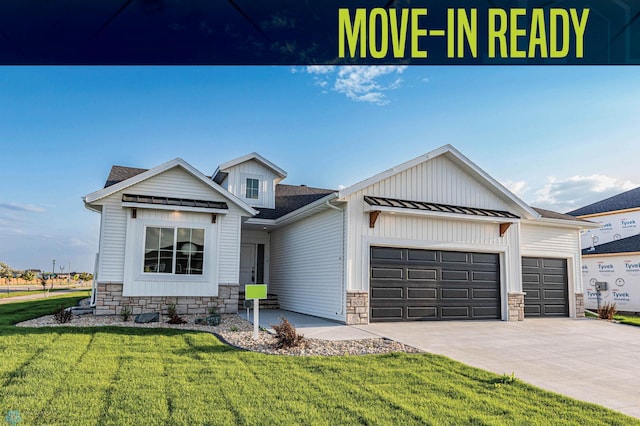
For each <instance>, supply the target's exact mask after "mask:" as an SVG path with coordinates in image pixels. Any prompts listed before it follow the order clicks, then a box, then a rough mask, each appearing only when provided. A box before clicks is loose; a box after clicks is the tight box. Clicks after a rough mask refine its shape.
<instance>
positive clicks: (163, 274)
mask: <svg viewBox="0 0 640 426" xmlns="http://www.w3.org/2000/svg"><path fill="white" fill-rule="evenodd" d="M196 225H197V224H193V225H191V224H183V225H182V226H181V225H178V224H172V225H166V224H154V223H149V224H146V223H145V224H144V226H143V230H142V258H141V262H140V268H141V269H142V270H141V271H140V273H141V275H142V276H144V277H185V278H189V279H191V278H192V277H193V278H201V277H205V276H206V274H207V273H208V271H207V268H206V267H205V265H206V262H205V259H206V256H205V254H206V252H207V250H206V247H207V229H206V227H202V228H197V227H194V226H196ZM148 228H158V229H173V249H172V256H171V262H172V263H171V270H172V272H151V271H149V272H147V271H145V270H144V269H145V257H146V243H147V229H148ZM178 228H181V229H190V230H193V229H199V230H202V232H203V233H204V237H203V242H204V243H203V245H202V270H201V272H200V273H199V274H186V273H185V274H178V273H177V272H176V270H177V268H176V266H177V262H178V256H177V255H178V241H177V239H178Z"/></svg>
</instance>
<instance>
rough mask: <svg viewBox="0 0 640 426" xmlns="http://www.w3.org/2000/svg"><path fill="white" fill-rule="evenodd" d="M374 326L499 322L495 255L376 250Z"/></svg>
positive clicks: (372, 298)
mask: <svg viewBox="0 0 640 426" xmlns="http://www.w3.org/2000/svg"><path fill="white" fill-rule="evenodd" d="M370 285H371V294H370V307H371V321H411V320H453V319H455V320H461V319H499V318H500V261H499V255H498V254H496V253H465V252H453V251H441V250H418V249H409V248H395V247H372V248H371V272H370Z"/></svg>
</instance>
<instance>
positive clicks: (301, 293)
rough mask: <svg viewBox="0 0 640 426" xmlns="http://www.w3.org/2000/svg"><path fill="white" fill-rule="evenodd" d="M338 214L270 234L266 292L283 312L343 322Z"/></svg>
mask: <svg viewBox="0 0 640 426" xmlns="http://www.w3.org/2000/svg"><path fill="white" fill-rule="evenodd" d="M342 259H343V226H342V213H341V212H338V211H335V210H328V211H324V212H321V213H318V214H315V215H313V216H310V217H307V218H305V219H302V220H300V221H298V222H295V223H293V224H291V225H288V226H285V227H283V228H280V229H277V230H275V231H273V232H272V233H271V268H270V283H269V292H270V293H273V294H276V295H277V296H278V300H279V302H280V306H281V307H282V308H283V309H288V310H292V311H295V312H300V313H304V314H309V315H315V316H319V317H323V318H330V319H335V320H342V321H344V319H345V314H344V304H345V302H344V298H345V290H344V288H343V260H342Z"/></svg>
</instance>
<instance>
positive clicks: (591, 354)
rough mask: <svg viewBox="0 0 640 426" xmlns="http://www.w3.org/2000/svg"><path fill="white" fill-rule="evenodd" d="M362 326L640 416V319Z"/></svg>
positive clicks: (417, 345) (548, 388)
mask: <svg viewBox="0 0 640 426" xmlns="http://www.w3.org/2000/svg"><path fill="white" fill-rule="evenodd" d="M355 327H356V328H358V329H360V330H362V331H364V332H367V333H372V334H376V335H378V336H382V337H388V338H390V339H393V340H396V341H399V342H402V343H404V344H407V345H410V346H413V347H416V348H419V349H422V350H424V351H427V352H431V353H436V354H441V355H445V356H448V357H450V358H453V359H455V360H457V361H460V362H463V363H465V364H468V365H472V366H474V367H478V368H482V369H485V370H489V371H493V372H495V373H498V374H503V373H507V374H511V373H512V372H514V373H515V375H516V377H517V378H519V379H521V380H523V381H525V382H528V383H531V384H533V385H535V386H538V387H541V388H544V389H547V390H550V391H553V392H557V393H560V394H563V395H567V396H570V397H572V398H576V399H579V400H582V401H588V402H593V403H596V404H599V405H603V406H605V407H608V408H611V409H614V410H617V411H620V412H623V413H625V414H628V415H630V416H634V417H638V418H640V361H639V360H640V327H633V326H628V325H623V324H614V323H609V322H606V321H599V320H595V319H569V318H563V319H552V318H544V319H533V318H530V319H526V320H525V321H522V322H504V321H443V322H410V323H407V322H405V323H374V324H370V325H366V326H355Z"/></svg>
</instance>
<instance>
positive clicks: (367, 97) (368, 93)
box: [306, 65, 407, 105]
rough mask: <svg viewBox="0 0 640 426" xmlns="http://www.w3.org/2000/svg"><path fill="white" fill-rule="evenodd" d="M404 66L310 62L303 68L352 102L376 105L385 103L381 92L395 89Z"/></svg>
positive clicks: (318, 82) (399, 82)
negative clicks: (319, 63)
mask: <svg viewBox="0 0 640 426" xmlns="http://www.w3.org/2000/svg"><path fill="white" fill-rule="evenodd" d="M406 68H407V67H406V66H340V67H337V66H333V65H312V66H308V67H307V68H306V72H307V73H308V74H311V75H313V79H314V82H315V84H316V85H317V86H319V87H322V88H327V87H329V86H331V87H332V90H334V91H336V92H338V93H341V94H343V95H345V96H346V97H347V98H348V99H350V100H352V101H356V102H368V103H372V104H376V105H386V104H388V103H389V99H388V98H387V96H386V94H385V92H388V91H390V90H394V89H397V88H398V87H400V85H401V84H402V79H401V77H400V75H401V74H402V73H403V72H404V70H405V69H406Z"/></svg>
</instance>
